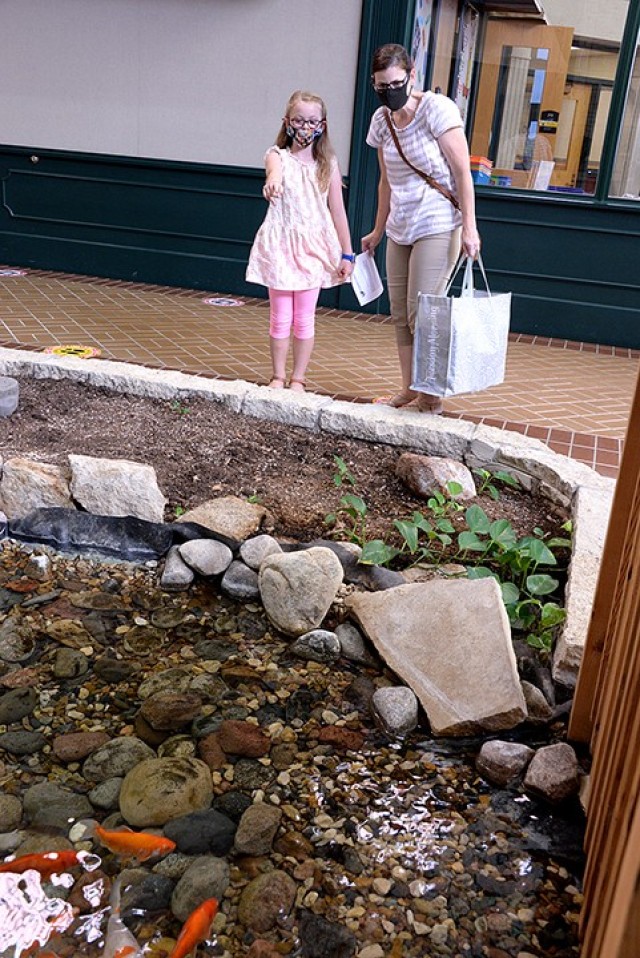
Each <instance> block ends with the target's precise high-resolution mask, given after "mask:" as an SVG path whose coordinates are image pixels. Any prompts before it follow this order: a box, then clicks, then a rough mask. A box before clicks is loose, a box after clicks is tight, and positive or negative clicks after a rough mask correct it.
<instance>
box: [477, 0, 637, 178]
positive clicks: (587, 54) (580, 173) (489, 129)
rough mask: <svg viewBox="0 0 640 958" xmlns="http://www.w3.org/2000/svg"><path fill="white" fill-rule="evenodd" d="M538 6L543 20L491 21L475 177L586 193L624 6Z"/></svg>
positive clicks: (551, 0) (613, 2) (623, 2)
mask: <svg viewBox="0 0 640 958" xmlns="http://www.w3.org/2000/svg"><path fill="white" fill-rule="evenodd" d="M543 7H544V15H545V18H544V21H542V20H538V21H536V20H526V19H518V18H515V19H514V18H509V19H501V18H500V17H497V16H496V17H490V18H489V20H488V22H487V30H486V34H485V40H484V47H483V50H482V53H481V68H480V74H479V78H478V84H477V96H476V103H475V113H474V117H473V126H472V130H471V133H470V145H471V153H472V154H473V155H474V163H473V165H474V178H475V179H476V181H477V182H480V183H492V184H493V185H495V186H498V187H502V188H509V187H511V188H517V189H528V190H545V191H551V192H558V193H572V194H578V195H585V194H591V193H593V192H594V191H595V188H596V183H597V179H598V170H599V165H600V156H601V154H602V146H603V138H604V131H605V128H606V125H607V118H608V115H609V109H610V106H611V91H612V89H613V82H614V78H615V72H616V67H617V63H618V53H619V49H620V41H621V39H622V33H623V30H624V24H625V20H626V17H627V13H628V8H629V3H628V0H608V2H607V3H606V4H605V3H603V2H602V0H544V4H543ZM636 101H637V96H636ZM637 127H638V124H637V117H636V131H637Z"/></svg>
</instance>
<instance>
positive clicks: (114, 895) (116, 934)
mask: <svg viewBox="0 0 640 958" xmlns="http://www.w3.org/2000/svg"><path fill="white" fill-rule="evenodd" d="M121 884H122V881H121V879H120V878H116V880H115V881H114V883H113V888H112V889H111V898H110V900H109V905H110V907H111V914H110V915H109V921H108V922H107V932H106V935H105V939H104V951H103V952H102V958H141V956H142V949H141V948H140V945H139V944H138V942H137V941H136V937H135V935H134V934H132V932H130V931H129V929H128V928H127V926H126V925H125V923H124V922H123V920H122V918H121V917H120V889H121Z"/></svg>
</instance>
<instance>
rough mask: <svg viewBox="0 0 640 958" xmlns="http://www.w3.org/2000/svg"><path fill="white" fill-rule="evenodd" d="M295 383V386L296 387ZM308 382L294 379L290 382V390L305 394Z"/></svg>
mask: <svg viewBox="0 0 640 958" xmlns="http://www.w3.org/2000/svg"><path fill="white" fill-rule="evenodd" d="M294 383H295V385H294ZM306 385H307V384H306V382H305V381H304V379H294V378H293V377H292V378H291V379H290V380H289V389H291V390H293V392H294V393H304V392H306V388H305V387H306Z"/></svg>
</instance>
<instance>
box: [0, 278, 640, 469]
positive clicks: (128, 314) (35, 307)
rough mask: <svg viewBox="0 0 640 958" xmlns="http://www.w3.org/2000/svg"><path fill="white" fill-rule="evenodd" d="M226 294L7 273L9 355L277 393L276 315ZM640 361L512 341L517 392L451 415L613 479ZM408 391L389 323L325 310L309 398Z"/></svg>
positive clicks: (462, 404) (1, 315)
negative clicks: (83, 350)
mask: <svg viewBox="0 0 640 958" xmlns="http://www.w3.org/2000/svg"><path fill="white" fill-rule="evenodd" d="M5 270H6V268H5ZM227 295H228V294H225V293H224V292H215V291H212V292H210V293H203V292H200V291H195V290H187V289H175V288H172V287H160V286H149V285H146V284H136V283H126V282H121V281H118V280H107V279H97V278H93V277H87V276H74V275H69V274H63V273H52V272H45V271H40V270H27V271H26V274H25V275H15V276H12V275H6V274H5V275H2V267H0V345H3V346H11V345H13V346H18V345H20V346H23V347H27V348H30V349H36V350H42V349H45V348H46V347H48V346H52V345H68V344H80V345H84V346H93V347H97V348H98V349H99V350H100V352H101V355H102V357H104V358H108V359H119V360H124V361H126V362H134V363H144V364H146V365H151V366H158V367H163V368H171V369H180V370H183V371H189V372H192V373H198V374H203V375H211V376H217V377H223V378H232V379H236V378H241V379H246V380H248V381H250V382H266V381H267V380H268V378H269V374H270V364H269V355H268V340H267V329H268V304H267V302H266V301H265V300H261V299H247V298H243V299H242V304H243V305H239V306H238V305H236V306H232V305H226V306H223V305H211V304H209V303H207V302H205V300H206V299H208V298H210V297H224V296H227ZM232 298H235V297H232ZM639 356H640V353H639V352H637V351H632V350H627V349H620V348H615V347H608V346H597V345H593V344H589V343H572V342H567V341H561V340H550V339H541V338H539V337H538V338H536V337H531V336H523V335H512V336H511V337H510V343H509V352H508V357H507V376H506V381H505V382H504V383H503V384H502V385H501V386H497V387H495V388H493V389H489V390H487V391H485V392H482V393H475V394H469V395H464V396H456V397H453V398H451V399H447V400H445V415H447V416H452V417H458V418H464V419H470V420H472V421H474V422H484V423H487V424H489V425H496V426H499V427H502V428H506V429H511V430H514V431H517V432H520V433H524V434H526V435H529V436H534V437H536V438H539V439H542V440H543V441H544V442H546V443H548V445H549V446H550V447H551V448H552V449H554V450H556V451H557V452H560V453H563V454H564V455H567V456H571V457H573V458H575V459H578V460H580V461H582V462H586V463H587V464H588V465H590V466H593V467H595V468H596V469H598V471H600V472H601V473H603V474H604V475H610V476H613V475H616V474H617V470H618V465H619V459H620V453H621V446H622V441H623V439H624V436H625V431H626V425H627V419H628V415H629V409H630V405H631V401H632V398H633V393H634V389H635V383H636V376H637V372H638V358H639ZM88 361H91V360H88ZM397 385H398V370H397V360H396V352H395V344H394V334H393V328H392V327H390V325H389V323H388V318H387V317H384V316H370V315H367V314H364V313H341V312H338V311H336V310H327V309H321V310H319V315H318V324H317V337H316V347H315V350H314V354H313V358H312V362H311V365H310V367H309V373H308V388H309V389H312V390H314V391H317V392H319V393H323V394H328V395H332V396H336V397H340V398H348V399H354V400H360V401H368V400H371V399H372V398H373V397H375V396H380V395H384V394H388V393H391V392H394V391H395V390H396V388H397Z"/></svg>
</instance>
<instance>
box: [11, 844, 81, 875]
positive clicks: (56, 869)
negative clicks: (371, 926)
mask: <svg viewBox="0 0 640 958" xmlns="http://www.w3.org/2000/svg"><path fill="white" fill-rule="evenodd" d="M79 864H80V858H79V856H78V853H77V852H74V851H62V852H40V853H38V854H35V853H34V854H33V855H21V856H20V858H14V859H13V861H8V862H3V863H2V864H1V865H0V872H12V873H13V874H14V875H21V874H22V873H23V872H26V871H27V870H28V869H30V868H32V869H33V870H34V871H37V872H40V874H41V875H42V876H43V877H44V878H48V877H49V875H54V874H55V875H60V874H61V873H62V872H64V871H66V870H67V868H73V866H74V865H79Z"/></svg>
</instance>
